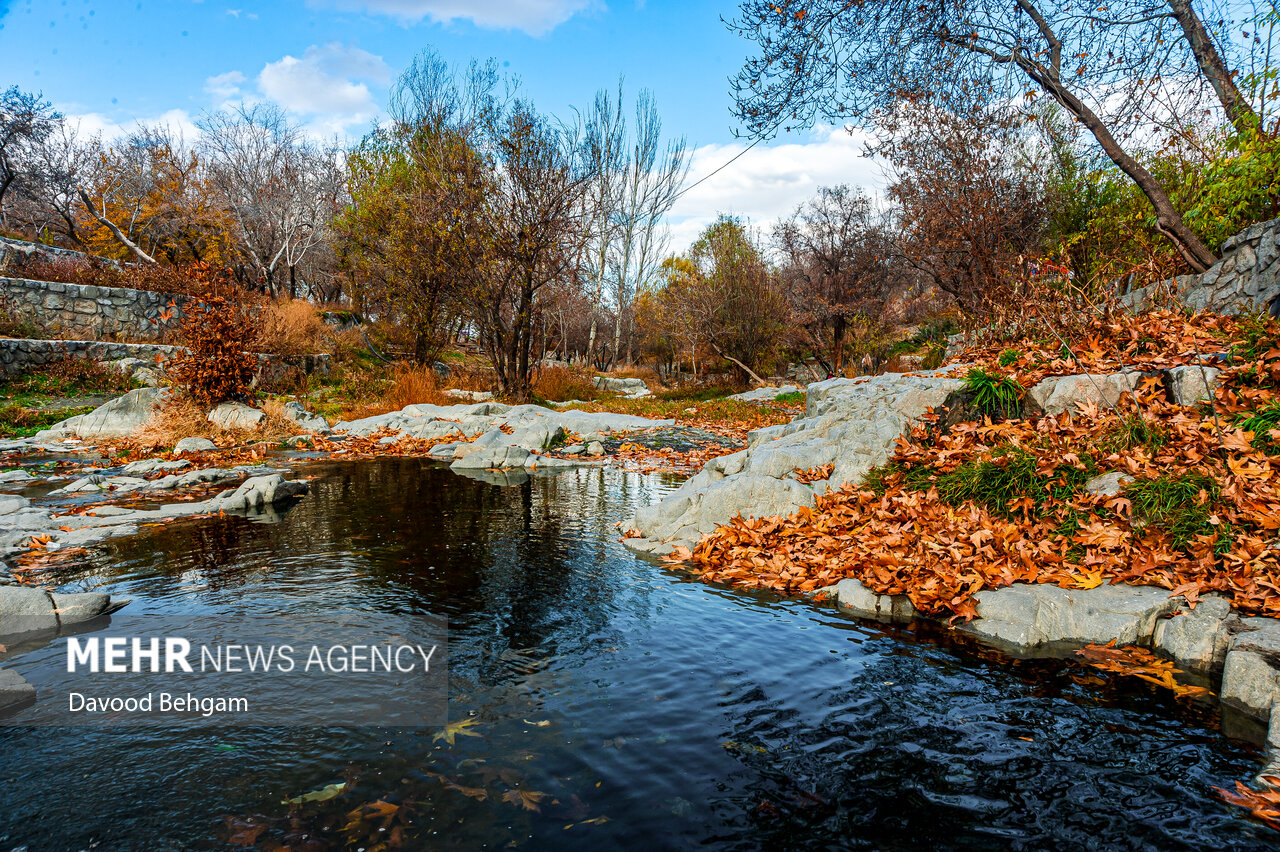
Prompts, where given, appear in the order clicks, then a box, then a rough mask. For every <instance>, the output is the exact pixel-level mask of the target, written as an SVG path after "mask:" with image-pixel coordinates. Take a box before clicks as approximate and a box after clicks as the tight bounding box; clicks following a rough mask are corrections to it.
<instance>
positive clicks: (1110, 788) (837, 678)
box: [0, 459, 1277, 852]
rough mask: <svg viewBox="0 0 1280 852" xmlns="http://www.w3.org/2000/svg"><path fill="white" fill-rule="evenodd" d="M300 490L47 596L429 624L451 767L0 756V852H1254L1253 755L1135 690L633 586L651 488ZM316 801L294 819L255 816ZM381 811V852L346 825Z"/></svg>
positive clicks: (412, 745) (426, 741)
mask: <svg viewBox="0 0 1280 852" xmlns="http://www.w3.org/2000/svg"><path fill="white" fill-rule="evenodd" d="M311 472H312V473H314V474H316V476H317V478H316V480H315V482H314V483H313V489H312V492H311V494H310V495H309V496H307V497H306V498H305V499H304V500H303V501H301V502H300V503H299V504H298V505H297V506H296V507H294V508H293V509H292V510H291V511H289V512H288V513H287V514H285V515H284V517H283V519H282V520H281V521H280V522H279V523H274V524H262V523H250V522H248V521H246V520H245V519H244V518H235V517H228V518H215V519H207V520H202V521H196V522H191V523H184V524H178V525H174V526H170V527H167V528H161V529H156V530H153V531H151V532H149V533H148V534H146V535H143V536H139V537H136V538H133V539H130V540H126V541H121V542H116V543H113V544H110V545H108V546H107V547H106V548H105V550H104V551H103V552H102V553H101V554H99V555H96V556H95V557H94V558H93V562H92V564H91V565H89V566H86V567H84V568H83V570H77V571H76V572H75V573H72V574H68V575H66V576H65V577H63V578H62V579H64V580H67V581H69V582H72V583H73V584H80V585H83V586H85V587H86V588H100V589H103V590H106V591H110V592H111V593H112V594H115V595H121V596H124V597H130V598H133V599H134V600H133V603H132V604H131V605H130V607H129V611H130V612H131V613H145V612H151V613H163V614H166V615H172V614H175V613H189V614H190V615H191V616H192V617H193V618H199V619H201V620H206V621H207V620H215V621H216V620H219V619H224V620H227V621H232V620H234V619H235V618H237V617H239V616H240V615H241V614H244V613H253V612H264V611H270V612H283V613H300V614H302V613H307V612H315V611H317V610H318V609H322V608H345V609H356V610H362V611H369V612H379V613H385V612H397V613H422V612H429V613H433V614H436V615H444V616H447V617H448V619H449V622H450V648H449V655H450V693H451V701H450V718H451V719H454V720H464V719H465V720H469V721H470V722H471V723H472V724H470V725H469V726H468V727H466V728H464V729H458V730H457V731H455V737H454V743H453V744H452V745H450V744H449V743H448V742H447V741H446V740H445V739H444V738H436V737H433V733H438V732H433V731H431V730H425V731H423V730H415V731H394V730H382V729H372V728H350V729H327V730H326V729H301V728H292V729H291V728H284V729H282V728H270V729H262V728H249V729H246V728H217V729H205V730H201V731H196V732H192V731H173V730H163V729H131V730H126V731H119V730H69V729H52V730H33V729H16V728H0V850H8V849H11V848H15V847H22V846H27V847H29V849H30V850H32V852H36V850H46V849H49V850H64V849H66V850H73V849H88V848H98V849H111V850H117V849H121V850H132V849H139V850H144V849H145V850H167V849H219V848H225V847H226V846H227V845H228V843H229V841H231V840H233V839H235V840H239V841H243V840H244V839H245V838H247V837H256V839H257V843H258V844H259V846H260V847H261V848H281V847H280V846H279V844H280V843H285V844H288V845H289V846H290V848H297V849H303V848H305V849H326V848H344V846H343V843H344V841H348V840H349V841H351V842H352V845H351V847H350V848H370V847H371V846H373V845H374V844H375V843H376V842H378V841H379V840H389V841H393V842H402V843H403V844H404V848H409V849H436V848H456V849H491V848H526V849H557V850H559V849H583V850H600V849H612V848H628V849H659V848H670V849H685V848H699V849H761V848H768V849H849V848H853V849H861V848H865V849H932V848H939V849H1108V850H1110V849H1161V850H1168V849H1228V848H1230V849H1265V848H1274V846H1275V843H1276V840H1277V837H1276V835H1275V834H1274V833H1272V832H1269V830H1267V829H1265V828H1263V827H1261V826H1259V825H1257V824H1255V823H1252V822H1250V821H1249V820H1247V819H1245V818H1244V817H1243V815H1242V814H1241V813H1240V812H1239V811H1237V810H1234V809H1232V808H1229V807H1227V806H1226V805H1224V804H1222V803H1221V802H1220V801H1218V800H1217V799H1216V798H1215V797H1214V796H1213V793H1212V788H1213V786H1215V785H1219V786H1231V785H1232V784H1234V782H1235V780H1236V779H1247V778H1249V777H1251V776H1252V774H1253V773H1255V772H1256V771H1257V770H1258V768H1259V763H1258V754H1257V750H1256V748H1254V747H1252V746H1248V745H1246V744H1243V743H1240V742H1236V741H1233V740H1231V739H1229V738H1227V737H1225V736H1223V735H1222V733H1220V732H1219V731H1218V730H1217V728H1216V722H1215V720H1214V719H1213V718H1211V717H1207V716H1202V715H1197V714H1196V713H1195V712H1193V711H1188V710H1186V709H1184V708H1182V707H1181V705H1178V704H1177V703H1175V702H1174V701H1173V700H1171V699H1169V698H1167V697H1166V696H1163V695H1160V694H1158V693H1157V692H1155V691H1151V690H1148V689H1147V688H1146V687H1145V686H1143V685H1140V684H1139V685H1132V686H1119V687H1117V686H1115V685H1102V684H1100V682H1099V679H1098V678H1096V677H1094V676H1093V675H1091V674H1089V673H1088V672H1087V671H1086V670H1084V669H1081V668H1079V667H1077V666H1070V665H1064V664H1061V663H1055V662H1046V661H1039V662H1021V663H1011V662H1009V661H1000V660H996V661H993V660H991V659H988V658H989V657H991V656H992V655H990V654H986V653H980V652H977V651H976V650H975V649H973V648H965V647H955V646H951V645H948V644H945V643H943V642H939V641H936V640H934V639H931V638H929V637H924V636H919V635H916V634H915V632H914V631H913V630H911V629H909V628H888V627H882V626H878V625H873V624H864V623H860V622H857V621H854V620H851V619H848V618H845V617H842V616H840V615H839V614H837V613H836V612H835V611H834V610H831V609H825V608H821V607H816V606H814V605H812V604H809V603H806V602H802V601H790V600H779V599H777V598H775V597H772V596H764V595H753V594H745V593H741V592H737V591H731V590H725V589H719V588H714V587H709V586H706V585H703V584H700V583H696V582H691V581H689V580H688V579H687V578H684V577H681V576H680V575H677V574H674V573H672V572H670V571H668V570H666V569H664V568H663V567H661V566H659V565H655V564H652V563H650V562H646V561H641V560H638V559H636V558H634V557H633V556H631V555H630V554H629V553H628V552H627V551H626V550H625V549H624V548H623V547H622V546H621V545H620V544H619V543H618V542H617V540H616V539H617V530H616V529H615V528H614V524H615V523H616V521H618V520H619V519H622V518H624V517H626V516H628V515H629V514H630V512H631V511H632V510H633V508H634V507H635V506H636V505H639V504H642V503H647V502H651V501H652V500H654V499H656V497H657V496H658V495H660V494H661V493H663V492H665V491H666V490H669V489H670V488H671V487H672V483H671V482H670V481H668V480H663V479H662V478H660V477H655V476H649V477H643V476H639V475H636V474H627V473H623V472H620V471H616V470H602V469H596V468H592V469H584V470H580V471H574V472H570V473H568V474H564V475H562V476H559V477H556V478H535V479H533V480H531V481H529V482H526V483H524V484H522V485H517V486H512V487H499V486H496V485H490V484H486V483H483V482H478V481H474V480H471V479H467V478H463V477H460V476H456V475H454V474H452V473H450V472H449V471H448V470H447V469H442V468H440V467H437V466H434V465H432V464H431V463H429V462H424V461H419V460H404V459H386V460H379V461H366V462H354V463H343V464H327V465H321V466H317V467H316V468H314V469H313V470H312V471H311ZM12 664H14V665H15V666H16V667H17V668H18V669H19V670H21V668H22V659H21V658H19V659H18V660H16V661H13V662H12ZM469 734H476V736H469ZM344 780H345V781H347V782H348V787H347V788H346V791H345V793H344V794H343V795H342V796H340V797H339V798H336V799H333V800H331V801H328V802H322V803H317V804H313V805H308V806H306V807H305V808H303V809H301V810H300V811H299V812H298V813H296V814H294V815H293V817H292V818H291V817H290V816H289V808H288V807H286V806H285V805H283V804H282V800H283V799H284V798H286V797H293V796H299V795H301V794H303V793H306V792H308V791H314V790H319V789H321V788H324V787H325V786H327V785H330V784H335V783H340V782H343V781H344ZM379 801H381V802H385V803H387V805H385V806H376V807H385V808H386V811H387V812H388V813H391V814H392V815H391V816H390V817H389V818H388V819H386V820H385V825H383V827H384V828H385V829H386V830H385V831H382V832H379V831H378V830H377V829H378V825H379V824H380V823H379V821H378V820H372V821H371V820H364V821H360V820H358V819H354V818H353V813H356V814H358V813H359V812H358V810H357V809H359V808H360V807H361V806H364V805H368V804H370V803H377V802H379ZM364 813H365V814H367V813H369V811H368V810H366V811H365V812H364ZM353 820H354V822H355V823H356V824H355V826H354V827H353V828H352V829H351V830H350V832H348V833H347V834H344V832H343V827H344V826H345V825H347V824H348V823H350V822H353ZM236 832H247V833H242V834H241V835H240V837H239V838H235V837H234V835H235V834H236ZM272 844H276V845H274V846H273V845H272Z"/></svg>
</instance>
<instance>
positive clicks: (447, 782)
mask: <svg viewBox="0 0 1280 852" xmlns="http://www.w3.org/2000/svg"><path fill="white" fill-rule="evenodd" d="M427 774H428V775H430V776H431V777H432V778H434V779H436V780H437V781H439V782H440V783H441V784H443V785H444V788H445V789H446V790H452V791H454V792H455V793H461V794H462V795H464V796H466V797H467V798H469V799H475V800H476V801H477V802H483V801H484V800H485V799H487V798H489V791H488V790H486V789H485V788H483V787H467V786H464V785H462V784H459V783H457V782H456V781H453V780H451V779H449V778H447V777H446V776H444V775H441V774H440V773H439V772H428V773H427Z"/></svg>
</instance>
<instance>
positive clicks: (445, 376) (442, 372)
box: [431, 361, 453, 382]
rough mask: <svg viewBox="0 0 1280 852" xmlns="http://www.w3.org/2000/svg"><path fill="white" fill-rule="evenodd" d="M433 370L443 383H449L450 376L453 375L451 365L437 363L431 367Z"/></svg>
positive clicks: (441, 362)
mask: <svg viewBox="0 0 1280 852" xmlns="http://www.w3.org/2000/svg"><path fill="white" fill-rule="evenodd" d="M431 369H433V370H435V371H436V375H437V376H439V377H440V381H442V382H447V381H449V376H451V375H453V370H451V369H449V365H448V364H446V363H445V362H443V361H436V362H435V363H433V364H432V365H431Z"/></svg>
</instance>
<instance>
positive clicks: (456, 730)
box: [431, 719, 483, 745]
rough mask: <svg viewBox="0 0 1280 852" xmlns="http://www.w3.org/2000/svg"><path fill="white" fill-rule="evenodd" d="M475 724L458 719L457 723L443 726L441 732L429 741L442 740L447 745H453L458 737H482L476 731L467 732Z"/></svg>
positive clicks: (474, 721) (469, 720) (467, 720)
mask: <svg viewBox="0 0 1280 852" xmlns="http://www.w3.org/2000/svg"><path fill="white" fill-rule="evenodd" d="M475 723H476V720H475V719H459V720H458V721H457V722H450V723H449V724H447V725H445V726H444V730H443V731H437V732H436V733H435V734H434V735H432V737H431V741H432V742H437V741H439V740H444V741H445V742H447V743H449V745H453V744H454V741H455V740H456V739H457V737H460V736H462V737H479V736H483V735H482V734H480V733H479V732H478V731H468V730H467V728H470V727H471V726H472V725H474V724H475Z"/></svg>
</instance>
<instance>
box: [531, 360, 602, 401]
mask: <svg viewBox="0 0 1280 852" xmlns="http://www.w3.org/2000/svg"><path fill="white" fill-rule="evenodd" d="M533 392H534V394H535V395H536V396H539V397H541V398H542V399H549V400H553V401H557V402H563V401H565V400H570V399H582V400H590V399H599V398H600V397H601V393H600V391H598V390H596V387H595V385H593V384H591V377H590V376H589V375H587V374H586V373H581V372H577V371H575V370H570V369H569V368H567V367H545V368H543V369H541V370H539V371H538V373H537V375H536V376H534V379H533Z"/></svg>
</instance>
